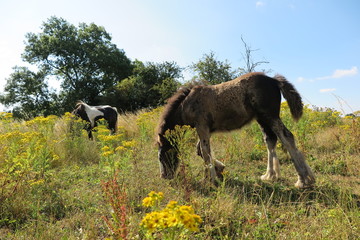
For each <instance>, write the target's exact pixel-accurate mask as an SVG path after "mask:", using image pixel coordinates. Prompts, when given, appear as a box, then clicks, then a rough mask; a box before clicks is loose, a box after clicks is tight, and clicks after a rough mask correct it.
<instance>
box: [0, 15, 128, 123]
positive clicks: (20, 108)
mask: <svg viewBox="0 0 360 240" xmlns="http://www.w3.org/2000/svg"><path fill="white" fill-rule="evenodd" d="M25 44H26V46H25V51H24V53H23V54H22V57H23V59H24V60H25V61H27V62H29V63H31V64H33V65H36V66H37V67H38V69H39V72H37V73H33V72H31V71H29V70H28V69H27V68H19V67H17V68H15V73H13V74H12V75H11V76H10V79H8V83H7V85H6V87H5V94H3V95H2V97H1V98H0V102H2V103H3V104H4V105H5V106H12V105H16V104H18V105H17V106H16V108H17V109H15V110H16V112H20V113H19V114H18V115H19V117H24V115H25V114H27V115H29V116H26V115H25V117H32V116H34V114H37V116H38V115H41V114H47V112H51V111H52V113H53V114H59V113H64V112H65V111H69V110H71V109H72V107H73V105H74V103H75V101H76V100H79V99H81V100H84V101H86V102H88V103H89V104H93V105H96V104H97V103H98V102H99V101H100V99H98V97H99V96H101V95H103V94H104V93H105V91H106V90H108V89H110V88H112V87H113V86H115V85H116V84H117V83H118V82H119V81H121V80H122V79H124V78H127V77H128V76H129V75H130V74H131V71H132V64H131V61H130V60H129V59H128V58H127V57H126V55H125V53H124V51H122V50H120V49H118V48H117V47H116V45H115V44H113V43H111V36H110V34H109V33H107V32H106V31H105V29H104V28H103V27H101V26H97V25H96V24H94V23H92V24H90V25H87V24H85V23H81V24H79V27H75V26H74V25H72V24H70V23H68V22H67V21H66V20H64V19H62V18H57V17H51V18H49V19H48V21H47V22H44V23H43V25H42V32H40V33H37V34H35V33H27V34H26V43H25ZM50 77H51V78H52V79H56V80H58V81H60V83H61V89H60V91H59V92H58V93H56V92H54V91H51V90H50V89H49V86H48V83H47V81H48V79H49V78H50ZM56 110H57V111H56Z"/></svg>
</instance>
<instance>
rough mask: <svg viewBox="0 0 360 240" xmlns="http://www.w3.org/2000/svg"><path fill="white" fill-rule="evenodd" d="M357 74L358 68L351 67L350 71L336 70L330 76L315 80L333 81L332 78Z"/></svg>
mask: <svg viewBox="0 0 360 240" xmlns="http://www.w3.org/2000/svg"><path fill="white" fill-rule="evenodd" d="M357 74H358V68H357V67H352V68H350V69H336V70H335V71H334V72H333V74H332V75H330V76H325V77H318V78H316V80H326V79H334V78H343V77H350V76H355V75H357Z"/></svg>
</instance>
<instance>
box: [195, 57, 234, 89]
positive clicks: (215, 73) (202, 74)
mask: <svg viewBox="0 0 360 240" xmlns="http://www.w3.org/2000/svg"><path fill="white" fill-rule="evenodd" d="M190 68H191V69H192V70H193V71H194V72H195V74H196V75H195V77H194V79H193V81H195V82H200V83H201V84H218V83H222V82H227V81H229V80H232V79H234V78H236V76H237V73H236V71H234V70H232V68H231V65H230V63H228V62H227V61H225V62H222V61H219V60H217V59H216V57H215V53H214V52H210V53H209V54H205V55H204V56H203V58H202V59H200V60H199V61H198V62H197V63H194V64H192V65H191V66H190Z"/></svg>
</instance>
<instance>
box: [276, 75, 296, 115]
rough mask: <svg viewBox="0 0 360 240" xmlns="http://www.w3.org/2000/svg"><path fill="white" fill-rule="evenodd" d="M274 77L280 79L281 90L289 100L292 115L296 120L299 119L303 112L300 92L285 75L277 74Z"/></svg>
mask: <svg viewBox="0 0 360 240" xmlns="http://www.w3.org/2000/svg"><path fill="white" fill-rule="evenodd" d="M274 78H275V79H276V80H277V81H278V83H279V88H280V91H281V93H282V95H283V96H284V98H285V99H286V101H287V102H288V105H289V107H290V112H291V115H292V117H293V118H294V119H295V120H296V121H297V120H299V119H300V118H301V116H302V114H303V103H302V101H301V96H300V94H299V93H298V91H296V89H295V87H294V86H293V85H292V84H291V83H290V82H288V81H287V80H286V78H285V77H284V76H282V75H276V76H275V77H274Z"/></svg>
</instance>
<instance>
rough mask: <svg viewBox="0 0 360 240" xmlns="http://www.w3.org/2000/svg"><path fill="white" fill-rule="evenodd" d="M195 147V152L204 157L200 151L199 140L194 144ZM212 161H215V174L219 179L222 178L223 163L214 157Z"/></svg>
mask: <svg viewBox="0 0 360 240" xmlns="http://www.w3.org/2000/svg"><path fill="white" fill-rule="evenodd" d="M196 149H197V154H198V155H199V156H200V157H202V158H203V159H204V157H203V155H202V153H201V146H200V140H199V141H198V143H197V144H196ZM214 162H215V172H216V176H217V177H218V178H219V179H221V180H223V171H224V169H225V164H224V163H222V162H220V161H218V160H216V159H214Z"/></svg>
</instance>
